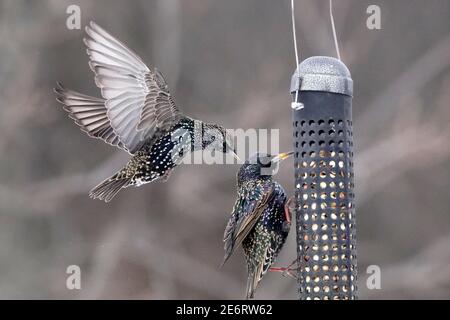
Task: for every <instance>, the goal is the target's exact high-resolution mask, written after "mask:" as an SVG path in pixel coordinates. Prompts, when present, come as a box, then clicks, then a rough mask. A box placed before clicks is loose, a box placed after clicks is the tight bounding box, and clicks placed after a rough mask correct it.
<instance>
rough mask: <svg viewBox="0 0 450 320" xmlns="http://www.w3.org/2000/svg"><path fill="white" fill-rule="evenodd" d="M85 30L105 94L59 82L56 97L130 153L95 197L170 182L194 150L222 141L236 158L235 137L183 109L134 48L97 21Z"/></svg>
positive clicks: (80, 121) (83, 124) (92, 132)
mask: <svg viewBox="0 0 450 320" xmlns="http://www.w3.org/2000/svg"><path fill="white" fill-rule="evenodd" d="M86 33H87V35H88V37H87V38H85V39H84V43H85V44H86V47H87V54H88V55H89V59H90V61H89V66H90V68H91V69H92V71H93V72H94V73H95V83H96V85H97V86H98V87H99V88H100V89H101V94H102V97H103V98H94V97H90V96H87V95H84V94H81V93H78V92H75V91H72V90H68V89H65V88H64V87H63V86H62V85H61V84H60V83H58V86H57V88H55V92H56V95H57V100H58V101H59V102H60V103H61V104H63V105H64V110H66V111H67V112H68V113H69V117H70V118H72V119H73V120H74V121H75V123H76V124H77V125H78V126H80V128H81V130H82V131H84V132H86V133H87V134H88V135H89V136H91V137H93V138H98V139H102V140H103V141H105V142H106V143H108V144H110V145H112V146H115V147H118V148H120V149H123V150H125V151H127V152H128V153H129V154H130V155H131V159H130V160H129V162H128V163H127V165H126V166H125V167H124V168H123V169H122V170H120V171H119V172H117V173H116V174H114V175H113V176H111V177H110V178H108V179H106V180H104V181H103V182H101V183H100V184H99V185H98V186H96V187H95V188H94V189H92V190H91V192H90V194H89V195H90V197H91V198H94V199H101V200H104V201H106V202H108V201H110V200H111V199H112V198H113V197H114V196H115V195H116V194H117V193H118V192H119V191H120V190H121V189H122V188H126V187H129V186H140V185H142V184H145V183H149V182H152V181H156V180H162V181H166V180H167V178H168V177H169V175H170V173H171V171H172V170H173V169H174V168H175V167H176V166H177V165H179V164H180V163H181V162H182V159H183V157H184V156H185V155H186V154H187V153H188V152H190V151H196V150H204V149H208V150H212V149H213V147H214V148H217V146H219V147H218V148H217V149H218V150H217V151H219V152H223V153H226V152H230V153H231V154H232V155H233V156H234V157H237V156H236V154H235V152H234V149H233V148H232V145H233V141H232V137H231V136H230V135H229V134H228V133H227V132H226V130H225V129H224V128H223V127H221V126H219V125H216V124H209V123H205V122H202V121H199V120H194V119H192V118H190V117H187V116H185V115H183V114H182V113H181V112H180V111H179V109H178V108H177V106H176V105H175V102H174V99H173V97H172V95H171V94H170V92H169V89H168V86H167V84H166V81H165V80H164V77H163V75H162V74H161V73H160V72H159V71H158V70H157V69H156V68H154V69H152V68H149V67H147V66H146V65H145V64H144V62H142V60H141V58H140V57H139V56H138V55H137V54H136V53H134V52H133V51H131V50H130V49H129V48H127V47H126V46H125V44H123V43H122V42H120V41H119V40H117V39H116V38H114V37H113V36H112V35H110V34H109V33H108V32H106V31H105V30H104V29H102V28H101V27H99V26H98V25H97V24H95V23H94V22H91V23H90V25H89V26H87V27H86ZM206 136H208V139H206V138H205V137H206ZM214 150H216V149H214Z"/></svg>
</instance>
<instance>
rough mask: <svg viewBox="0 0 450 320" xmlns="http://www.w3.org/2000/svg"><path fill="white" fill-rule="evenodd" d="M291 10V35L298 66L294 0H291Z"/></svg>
mask: <svg viewBox="0 0 450 320" xmlns="http://www.w3.org/2000/svg"><path fill="white" fill-rule="evenodd" d="M291 12H292V35H293V37H294V50H295V62H296V64H297V68H298V65H299V62H298V49H297V34H296V32H295V6H294V0H291Z"/></svg>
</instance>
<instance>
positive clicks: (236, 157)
mask: <svg viewBox="0 0 450 320" xmlns="http://www.w3.org/2000/svg"><path fill="white" fill-rule="evenodd" d="M230 152H231V155H232V156H233V158H235V159H236V160H237V161H238V163H239V162H240V161H241V158H239V156H238V155H237V153H236V151H234V150H231V151H230Z"/></svg>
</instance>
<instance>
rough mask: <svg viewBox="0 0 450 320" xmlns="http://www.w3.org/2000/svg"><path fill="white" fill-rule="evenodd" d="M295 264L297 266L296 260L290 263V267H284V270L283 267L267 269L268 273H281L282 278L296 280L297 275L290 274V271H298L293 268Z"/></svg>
mask: <svg viewBox="0 0 450 320" xmlns="http://www.w3.org/2000/svg"><path fill="white" fill-rule="evenodd" d="M296 264H297V259H295V260H294V261H292V263H291V264H290V265H288V266H287V267H284V268H283V267H271V268H269V271H271V272H281V273H282V275H283V276H284V277H286V276H290V277H292V278H295V279H297V275H295V274H294V273H292V271H297V270H298V267H296V268H294V267H293V266H294V265H296Z"/></svg>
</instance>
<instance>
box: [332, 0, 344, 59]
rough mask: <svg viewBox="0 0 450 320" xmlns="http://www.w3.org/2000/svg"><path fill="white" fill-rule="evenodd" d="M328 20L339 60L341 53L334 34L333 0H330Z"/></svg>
mask: <svg viewBox="0 0 450 320" xmlns="http://www.w3.org/2000/svg"><path fill="white" fill-rule="evenodd" d="M330 20H331V28H332V29H333V38H334V46H335V47H336V53H337V57H338V59H339V60H341V53H340V52H339V43H338V39H337V35H336V27H335V26H334V17H333V0H330Z"/></svg>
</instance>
